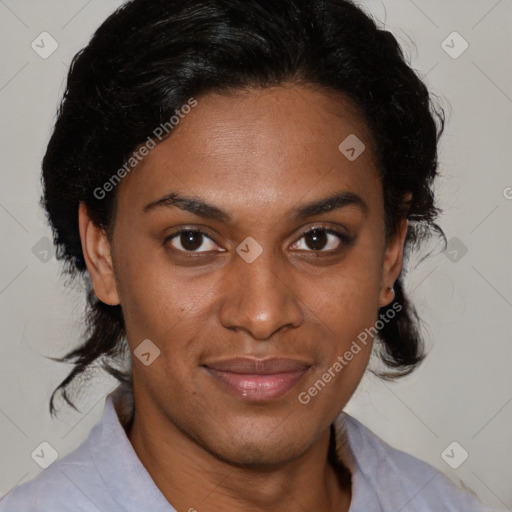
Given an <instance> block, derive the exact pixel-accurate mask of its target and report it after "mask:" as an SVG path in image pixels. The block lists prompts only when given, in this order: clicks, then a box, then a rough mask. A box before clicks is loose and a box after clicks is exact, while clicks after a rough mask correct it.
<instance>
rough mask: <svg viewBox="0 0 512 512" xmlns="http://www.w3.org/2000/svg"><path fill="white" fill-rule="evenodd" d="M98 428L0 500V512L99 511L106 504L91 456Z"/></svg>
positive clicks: (101, 484)
mask: <svg viewBox="0 0 512 512" xmlns="http://www.w3.org/2000/svg"><path fill="white" fill-rule="evenodd" d="M98 428H99V425H98V426H96V427H94V428H93V429H92V431H91V432H90V433H89V436H88V437H87V439H86V440H85V441H84V442H83V443H82V444H81V445H80V446H79V447H78V448H76V449H75V450H74V451H73V452H71V453H70V454H68V455H66V456H65V457H63V458H62V459H59V460H57V461H56V462H54V463H53V464H52V465H51V466H49V467H48V468H47V469H44V470H43V471H42V472H41V473H39V474H38V475H37V476H36V477H35V478H33V479H32V480H30V481H28V482H25V483H23V484H21V485H18V486H17V487H15V488H14V489H12V490H11V491H10V492H9V493H8V494H7V495H6V496H5V497H4V498H3V499H2V500H1V501H0V512H21V511H29V510H30V512H65V511H73V512H98V506H97V505H96V504H100V503H101V504H102V505H103V504H105V503H108V501H109V497H108V493H106V492H105V487H104V484H103V482H102V479H101V476H100V474H99V472H98V471H97V469H96V466H95V463H94V461H93V459H92V457H91V454H90V445H91V443H94V442H95V438H96V436H97V434H98Z"/></svg>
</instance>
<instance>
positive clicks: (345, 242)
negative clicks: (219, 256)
mask: <svg viewBox="0 0 512 512" xmlns="http://www.w3.org/2000/svg"><path fill="white" fill-rule="evenodd" d="M312 231H321V232H323V233H325V234H330V235H334V236H336V237H337V238H338V239H339V240H340V247H338V248H336V249H330V250H327V251H325V250H317V251H315V250H313V249H309V250H307V251H306V252H310V253H313V254H321V253H324V254H328V255H329V254H334V253H337V252H339V251H340V250H341V249H342V248H343V246H345V247H350V246H352V245H353V243H354V237H350V236H348V235H347V234H345V233H343V232H340V231H337V230H335V229H332V228H327V227H324V226H314V227H312V228H310V229H308V230H307V231H304V232H303V233H302V235H301V236H300V238H298V239H297V241H296V242H294V244H295V243H297V242H298V241H300V240H302V238H304V237H305V236H307V235H308V234H309V233H311V232H312ZM182 233H196V234H201V235H203V236H205V237H206V238H208V239H210V240H211V241H212V242H214V243H215V244H217V242H215V240H214V239H213V238H212V237H211V236H210V235H209V234H208V233H207V232H206V231H203V230H202V229H199V228H194V229H186V228H185V229H180V230H179V231H175V232H174V233H172V234H171V235H169V236H168V237H166V239H165V240H164V242H163V245H167V244H168V242H170V241H171V240H172V239H174V238H176V237H178V236H179V235H181V234H182ZM217 245H218V244H217ZM173 250H175V251H177V252H178V253H180V254H183V255H185V256H186V257H189V258H197V257H199V256H203V255H205V254H206V253H208V252H210V251H197V252H194V251H184V250H182V249H176V248H173ZM300 251H303V250H302V249H300Z"/></svg>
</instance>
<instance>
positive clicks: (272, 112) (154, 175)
mask: <svg viewBox="0 0 512 512" xmlns="http://www.w3.org/2000/svg"><path fill="white" fill-rule="evenodd" d="M344 141H348V142H347V143H344ZM340 144H341V150H340ZM363 145H364V146H363ZM346 146H350V147H348V149H349V150H351V149H352V148H354V150H355V152H356V155H355V156H356V157H357V158H355V159H353V156H354V152H353V151H349V153H346V150H347V147H346ZM363 148H364V150H363V151H362V152H361V150H362V149H363ZM343 151H345V153H344V152H343ZM360 152H361V153H360ZM359 153H360V154H359ZM358 154H359V156H357V155H358ZM347 155H348V156H350V157H351V158H348V157H347ZM333 190H347V191H349V192H353V193H358V194H363V193H364V194H365V195H366V196H367V197H368V196H372V195H376V196H379V195H380V194H381V190H380V180H379V178H378V174H377V170H376V164H375V161H374V153H373V151H372V147H371V142H370V134H369V132H368V128H367V126H366V125H365V123H364V121H363V119H362V117H361V116H360V115H359V113H358V111H357V109H356V108H355V107H354V106H353V105H352V104H351V103H350V102H349V100H348V99H346V98H344V97H343V96H341V95H334V94H332V93H331V94H330V93H327V92H325V91H323V90H317V89H314V88H312V87H308V86H298V85H293V86H287V87H273V88H267V89H254V90H245V91H235V92H232V93H229V94H219V93H209V94H206V95H204V96H201V97H198V98H197V106H196V107H195V108H193V109H192V110H191V111H190V112H189V113H188V114H187V115H186V116H184V117H183V118H182V119H181V120H180V122H179V124H178V125H177V126H176V127H175V129H174V132H173V133H172V134H171V136H170V137H169V138H168V139H166V140H165V141H163V142H162V143H160V144H159V145H158V146H157V147H156V148H154V149H152V150H151V151H150V152H149V154H148V155H147V156H146V157H144V159H143V161H142V162H141V163H140V164H139V165H138V166H136V167H135V169H134V170H133V171H132V172H131V173H130V174H129V175H128V176H127V177H126V178H124V180H123V182H122V183H121V186H120V189H119V190H118V194H119V197H118V199H119V205H120V207H122V205H123V204H125V205H126V206H128V205H129V208H130V211H133V210H134V209H137V210H138V211H139V210H142V209H143V208H144V206H145V205H146V204H147V203H149V202H151V201H155V200H157V199H158V198H159V197H161V196H163V195H165V194H166V193H168V192H171V191H179V192H180V193H182V194H183V195H188V196H190V195H194V196H198V197H201V198H204V199H205V200H207V201H209V202H215V203H218V204H220V205H223V206H226V205H229V207H228V208H227V209H233V210H236V209H247V208H248V207H250V208H251V209H252V210H253V211H254V212H257V211H262V212H263V211H265V210H268V209H269V208H271V209H279V208H284V207H289V206H291V205H292V204H296V203H297V202H299V201H300V200H301V199H304V201H305V202H307V200H308V199H314V198H316V197H320V196H324V195H329V194H332V192H333ZM375 199H376V198H374V197H368V200H369V201H370V202H371V201H374V200H375Z"/></svg>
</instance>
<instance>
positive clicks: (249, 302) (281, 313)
mask: <svg viewBox="0 0 512 512" xmlns="http://www.w3.org/2000/svg"><path fill="white" fill-rule="evenodd" d="M221 297H222V300H221V306H220V321H221V323H222V325H223V326H224V327H226V328H228V329H232V330H237V331H238V330H240V331H246V332H247V333H248V334H250V336H252V337H253V338H254V339H256V340H260V341H264V340H268V339H269V338H270V337H271V336H272V335H273V334H274V333H275V332H276V331H278V330H279V329H282V328H284V327H285V326H287V327H298V326H300V325H301V324H302V322H303V321H304V314H303V310H302V308H301V304H300V302H299V300H298V298H297V294H296V291H295V290H294V284H293V281H292V279H291V274H290V270H286V262H284V261H282V260H281V259H279V258H275V257H274V255H272V252H271V251H263V253H262V254H261V255H260V256H259V257H258V258H256V260H254V261H253V262H252V263H248V262H247V261H245V260H244V259H243V258H241V257H237V259H236V260H235V262H234V263H233V267H232V268H231V269H230V271H229V273H228V275H227V276H226V279H225V280H224V282H223V287H222V291H221Z"/></svg>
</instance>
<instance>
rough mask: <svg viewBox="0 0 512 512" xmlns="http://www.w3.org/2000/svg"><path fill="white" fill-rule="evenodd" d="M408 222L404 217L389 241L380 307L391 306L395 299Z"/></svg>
mask: <svg viewBox="0 0 512 512" xmlns="http://www.w3.org/2000/svg"><path fill="white" fill-rule="evenodd" d="M407 226H408V221H407V218H406V217H405V216H404V217H402V219H401V221H400V223H399V225H398V229H397V232H396V233H395V234H394V236H393V237H392V238H391V240H390V241H389V243H388V245H387V247H386V251H385V253H384V259H383V262H382V278H381V283H380V296H379V307H383V306H387V305H388V304H390V303H391V302H392V301H393V299H394V297H395V294H394V291H393V285H394V283H395V281H396V280H397V279H398V276H399V275H400V272H401V270H402V263H403V254H404V243H405V237H406V235H407Z"/></svg>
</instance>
